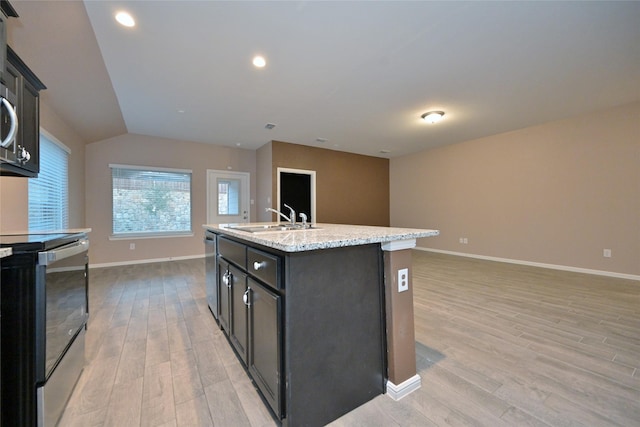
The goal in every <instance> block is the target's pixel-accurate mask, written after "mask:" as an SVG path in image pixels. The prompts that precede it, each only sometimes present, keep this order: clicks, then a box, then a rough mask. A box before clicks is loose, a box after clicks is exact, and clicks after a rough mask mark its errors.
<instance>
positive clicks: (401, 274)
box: [398, 268, 409, 292]
mask: <svg viewBox="0 0 640 427" xmlns="http://www.w3.org/2000/svg"><path fill="white" fill-rule="evenodd" d="M408 290H409V269H408V268H402V269H400V270H398V292H404V291H408Z"/></svg>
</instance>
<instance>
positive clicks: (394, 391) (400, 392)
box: [387, 374, 422, 400]
mask: <svg viewBox="0 0 640 427" xmlns="http://www.w3.org/2000/svg"><path fill="white" fill-rule="evenodd" d="M420 387H422V379H421V378H420V375H418V374H416V375H414V376H412V377H411V378H409V379H408V380H406V381H403V382H402V383H400V384H398V385H395V384H394V383H392V382H391V381H387V395H388V396H389V397H390V398H392V399H393V400H400V399H402V398H403V397H405V396H407V395H408V394H409V393H411V392H413V391H416V390H417V389H419V388H420Z"/></svg>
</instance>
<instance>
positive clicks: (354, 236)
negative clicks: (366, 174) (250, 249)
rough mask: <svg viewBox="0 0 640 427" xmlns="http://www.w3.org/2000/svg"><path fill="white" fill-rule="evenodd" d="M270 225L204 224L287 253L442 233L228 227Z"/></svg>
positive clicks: (360, 228) (355, 228)
mask: <svg viewBox="0 0 640 427" xmlns="http://www.w3.org/2000/svg"><path fill="white" fill-rule="evenodd" d="M268 224H277V223H275V222H273V223H269V222H261V223H249V224H204V225H203V228H205V229H207V230H211V231H213V232H215V233H219V234H226V235H229V236H233V237H236V238H239V239H242V240H246V241H249V242H254V243H258V244H260V245H263V246H267V247H270V248H273V249H278V250H281V251H284V252H303V251H311V250H316V249H329V248H338V247H344V246H357V245H366V244H370V243H387V242H394V241H402V240H413V239H417V238H420V237H429V236H437V235H438V234H440V232H439V231H438V230H426V229H417V228H399V227H372V226H364V225H345V224H313V227H315V228H312V229H306V230H291V231H261V232H259V233H249V232H246V231H240V230H234V229H232V228H229V226H234V225H241V226H263V225H268Z"/></svg>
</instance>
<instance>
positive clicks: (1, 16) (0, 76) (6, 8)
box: [0, 0, 18, 83]
mask: <svg viewBox="0 0 640 427" xmlns="http://www.w3.org/2000/svg"><path fill="white" fill-rule="evenodd" d="M17 17H18V14H17V13H16V10H15V9H14V8H13V6H11V4H10V3H9V2H8V1H6V0H2V1H0V82H3V83H4V73H5V64H6V61H7V19H9V18H17Z"/></svg>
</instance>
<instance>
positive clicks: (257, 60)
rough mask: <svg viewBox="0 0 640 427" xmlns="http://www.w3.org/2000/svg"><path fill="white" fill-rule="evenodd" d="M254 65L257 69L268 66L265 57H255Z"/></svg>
mask: <svg viewBox="0 0 640 427" xmlns="http://www.w3.org/2000/svg"><path fill="white" fill-rule="evenodd" d="M253 65H255V66H256V67H257V68H263V67H264V66H265V65H267V60H266V59H264V56H260V55H258V56H254V57H253Z"/></svg>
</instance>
